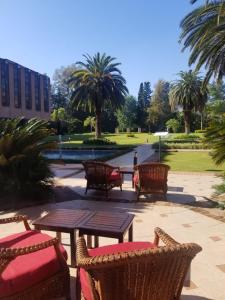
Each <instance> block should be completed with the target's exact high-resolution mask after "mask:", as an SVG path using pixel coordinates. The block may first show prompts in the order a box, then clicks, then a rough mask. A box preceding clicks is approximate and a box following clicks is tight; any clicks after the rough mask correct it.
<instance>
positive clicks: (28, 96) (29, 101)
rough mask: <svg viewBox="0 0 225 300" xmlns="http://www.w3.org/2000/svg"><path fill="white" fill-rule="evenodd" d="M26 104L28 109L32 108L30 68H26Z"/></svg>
mask: <svg viewBox="0 0 225 300" xmlns="http://www.w3.org/2000/svg"><path fill="white" fill-rule="evenodd" d="M25 106H26V109H32V95H31V72H30V70H29V69H25Z"/></svg>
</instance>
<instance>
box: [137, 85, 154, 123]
mask: <svg viewBox="0 0 225 300" xmlns="http://www.w3.org/2000/svg"><path fill="white" fill-rule="evenodd" d="M151 93H152V90H151V87H150V82H149V81H146V82H144V83H143V82H141V84H140V88H139V91H138V101H137V120H136V123H137V125H138V126H139V127H141V128H145V127H146V121H147V115H148V114H147V108H148V107H149V104H150V100H151Z"/></svg>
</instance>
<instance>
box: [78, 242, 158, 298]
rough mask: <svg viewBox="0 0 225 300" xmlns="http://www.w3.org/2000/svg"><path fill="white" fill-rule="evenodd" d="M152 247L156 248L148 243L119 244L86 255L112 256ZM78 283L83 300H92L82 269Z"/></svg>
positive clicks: (86, 275) (96, 249) (85, 273)
mask: <svg viewBox="0 0 225 300" xmlns="http://www.w3.org/2000/svg"><path fill="white" fill-rule="evenodd" d="M154 247H156V246H155V244H153V243H150V242H128V243H119V244H116V245H110V246H103V247H98V248H94V249H90V250H89V251H88V253H89V255H91V256H98V255H106V254H113V253H118V252H128V251H134V250H141V249H147V248H154ZM80 283H81V290H82V293H83V296H84V298H85V300H94V298H93V297H92V293H91V289H90V284H89V281H88V274H87V272H86V271H85V270H84V269H82V268H81V269H80Z"/></svg>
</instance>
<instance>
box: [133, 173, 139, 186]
mask: <svg viewBox="0 0 225 300" xmlns="http://www.w3.org/2000/svg"><path fill="white" fill-rule="evenodd" d="M133 181H134V185H138V183H139V178H138V175H137V174H135V175H134V179H133Z"/></svg>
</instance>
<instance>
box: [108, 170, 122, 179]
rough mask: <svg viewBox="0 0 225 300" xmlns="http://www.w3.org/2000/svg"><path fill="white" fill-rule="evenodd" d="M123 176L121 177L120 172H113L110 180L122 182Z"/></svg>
mask: <svg viewBox="0 0 225 300" xmlns="http://www.w3.org/2000/svg"><path fill="white" fill-rule="evenodd" d="M120 179H121V176H120V172H118V171H113V172H112V173H111V175H110V180H111V181H116V180H120Z"/></svg>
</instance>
